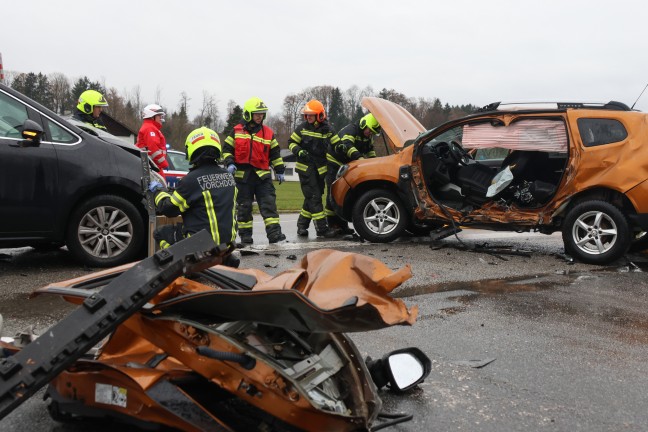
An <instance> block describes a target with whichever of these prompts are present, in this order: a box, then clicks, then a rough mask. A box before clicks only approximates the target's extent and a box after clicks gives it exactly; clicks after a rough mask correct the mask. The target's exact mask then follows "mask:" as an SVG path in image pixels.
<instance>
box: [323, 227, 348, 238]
mask: <svg viewBox="0 0 648 432" xmlns="http://www.w3.org/2000/svg"><path fill="white" fill-rule="evenodd" d="M340 234H342V230H341V229H339V228H329V229H327V230H326V231H319V232H318V233H317V237H324V238H333V237H337V236H339V235H340Z"/></svg>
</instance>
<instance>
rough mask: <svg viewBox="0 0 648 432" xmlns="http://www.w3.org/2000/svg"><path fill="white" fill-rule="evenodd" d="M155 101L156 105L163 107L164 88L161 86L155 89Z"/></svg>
mask: <svg viewBox="0 0 648 432" xmlns="http://www.w3.org/2000/svg"><path fill="white" fill-rule="evenodd" d="M153 99H155V103H156V104H158V105H162V87H160V86H159V85H158V86H157V87H155V93H154V94H153Z"/></svg>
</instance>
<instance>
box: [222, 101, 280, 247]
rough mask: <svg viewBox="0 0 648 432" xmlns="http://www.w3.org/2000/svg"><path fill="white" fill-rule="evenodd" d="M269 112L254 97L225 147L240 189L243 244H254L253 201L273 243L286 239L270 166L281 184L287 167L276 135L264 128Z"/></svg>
mask: <svg viewBox="0 0 648 432" xmlns="http://www.w3.org/2000/svg"><path fill="white" fill-rule="evenodd" d="M267 112H268V107H267V106H266V104H265V103H264V102H263V101H262V100H261V99H259V98H258V97H253V98H251V99H249V100H248V101H247V102H245V105H243V120H242V121H241V123H239V124H237V125H236V126H234V129H233V130H232V132H231V133H230V135H229V136H228V137H227V138H226V139H225V142H224V144H223V159H224V162H225V166H226V167H227V170H228V171H229V172H230V173H232V174H234V178H235V179H236V186H237V187H238V190H239V194H238V200H237V202H238V213H237V215H238V227H239V235H240V236H241V242H242V243H247V244H250V243H252V242H253V240H252V201H253V200H254V199H255V198H256V202H257V204H258V205H259V212H260V213H261V216H262V217H263V222H264V224H265V231H266V236H267V237H268V241H269V242H270V243H277V242H280V241H282V240H285V239H286V236H285V235H284V234H283V233H282V232H281V225H280V224H279V213H277V194H276V192H275V188H274V185H273V184H272V177H271V175H270V166H272V168H273V169H274V172H275V175H276V177H277V180H279V184H281V183H282V182H283V181H284V169H285V167H284V163H283V159H282V158H281V155H280V149H279V143H278V142H277V140H276V139H275V136H274V131H273V130H272V129H271V128H270V127H268V126H266V125H264V124H263V120H264V119H265V117H266V114H267Z"/></svg>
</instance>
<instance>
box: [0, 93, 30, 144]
mask: <svg viewBox="0 0 648 432" xmlns="http://www.w3.org/2000/svg"><path fill="white" fill-rule="evenodd" d="M28 117H29V116H28V115H27V107H26V106H25V105H23V104H21V103H20V102H18V101H17V100H15V99H13V98H11V97H9V96H8V95H6V94H5V93H0V137H4V138H18V139H21V138H22V136H21V129H22V125H23V123H24V122H25V120H27V118H28Z"/></svg>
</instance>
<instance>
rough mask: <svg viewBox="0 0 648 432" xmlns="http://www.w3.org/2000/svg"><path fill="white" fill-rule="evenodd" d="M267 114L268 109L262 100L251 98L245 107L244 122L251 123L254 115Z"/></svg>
mask: <svg viewBox="0 0 648 432" xmlns="http://www.w3.org/2000/svg"><path fill="white" fill-rule="evenodd" d="M266 112H268V107H267V106H266V104H264V103H263V101H262V100H261V99H260V98H258V97H253V98H250V99H248V100H247V102H245V105H243V120H245V121H246V122H249V121H251V120H252V114H255V113H266Z"/></svg>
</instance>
